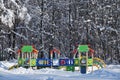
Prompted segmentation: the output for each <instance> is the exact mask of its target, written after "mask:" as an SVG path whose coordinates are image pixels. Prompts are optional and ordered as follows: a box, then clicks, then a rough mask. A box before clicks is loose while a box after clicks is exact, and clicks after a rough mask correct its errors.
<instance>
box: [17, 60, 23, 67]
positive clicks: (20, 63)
mask: <svg viewBox="0 0 120 80" xmlns="http://www.w3.org/2000/svg"><path fill="white" fill-rule="evenodd" d="M23 64H24V59H22V58H19V59H18V65H19V66H22V65H23Z"/></svg>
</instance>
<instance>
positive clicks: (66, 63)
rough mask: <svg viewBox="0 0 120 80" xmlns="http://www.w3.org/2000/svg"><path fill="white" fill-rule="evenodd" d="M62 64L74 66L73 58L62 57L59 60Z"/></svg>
mask: <svg viewBox="0 0 120 80" xmlns="http://www.w3.org/2000/svg"><path fill="white" fill-rule="evenodd" d="M59 64H60V66H72V65H74V60H73V59H60V60H59Z"/></svg>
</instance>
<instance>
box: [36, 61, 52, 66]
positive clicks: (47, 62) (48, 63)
mask: <svg viewBox="0 0 120 80" xmlns="http://www.w3.org/2000/svg"><path fill="white" fill-rule="evenodd" d="M36 64H37V66H51V65H52V62H51V60H50V59H37V63H36Z"/></svg>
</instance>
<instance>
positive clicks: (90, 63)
mask: <svg viewBox="0 0 120 80" xmlns="http://www.w3.org/2000/svg"><path fill="white" fill-rule="evenodd" d="M92 65H93V59H92V58H90V59H88V66H92Z"/></svg>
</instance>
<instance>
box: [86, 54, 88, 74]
mask: <svg viewBox="0 0 120 80" xmlns="http://www.w3.org/2000/svg"><path fill="white" fill-rule="evenodd" d="M87 70H88V52H86V72H87Z"/></svg>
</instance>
